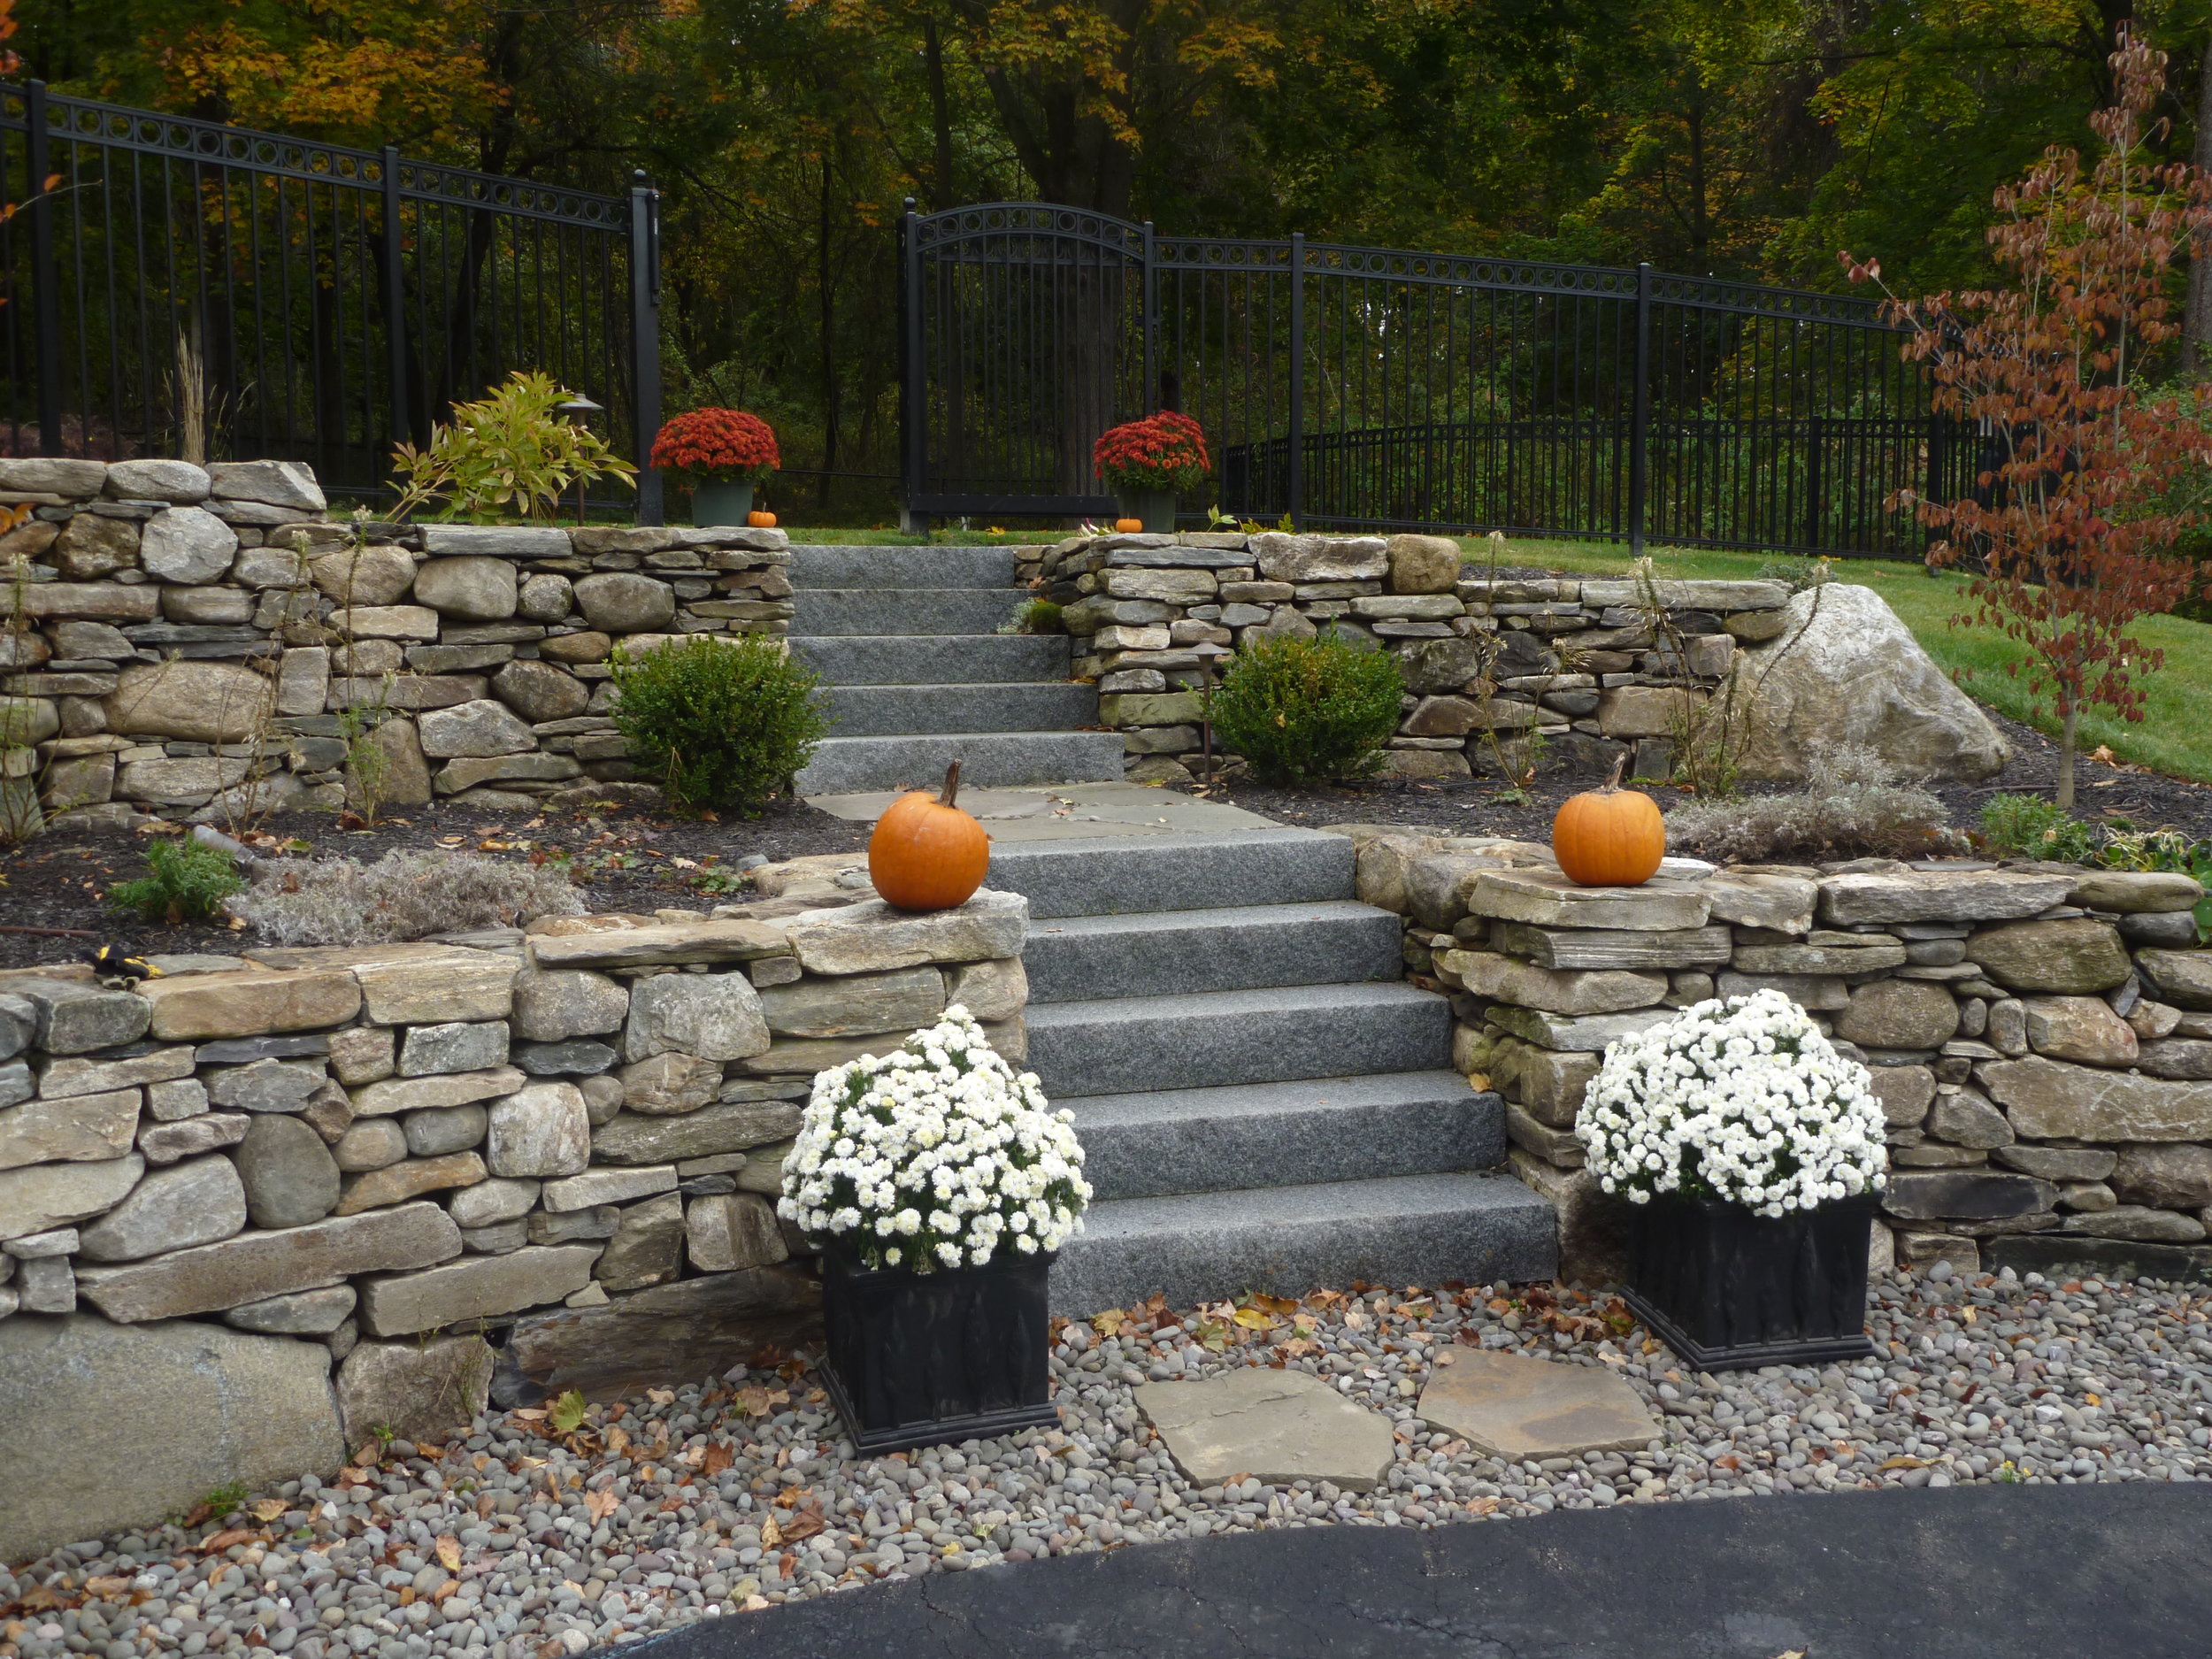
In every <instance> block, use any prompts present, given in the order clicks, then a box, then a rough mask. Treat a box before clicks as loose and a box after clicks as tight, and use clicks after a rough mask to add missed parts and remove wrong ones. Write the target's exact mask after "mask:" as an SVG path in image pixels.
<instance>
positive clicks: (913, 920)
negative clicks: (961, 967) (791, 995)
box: [785, 887, 1029, 974]
mask: <svg viewBox="0 0 2212 1659" xmlns="http://www.w3.org/2000/svg"><path fill="white" fill-rule="evenodd" d="M785 927H786V931H787V933H788V935H789V938H790V941H791V949H793V950H794V951H795V952H796V953H797V956H798V958H799V965H800V966H801V967H803V968H804V969H805V970H806V971H807V972H810V973H830V974H843V973H874V972H885V971H887V970H889V969H892V968H911V967H918V966H919V965H920V964H923V963H926V962H985V961H990V960H993V959H995V958H998V957H1004V956H1020V955H1021V950H1022V944H1023V941H1025V939H1026V938H1027V936H1028V932H1029V901H1028V900H1027V899H1025V898H1024V897H1023V896H1022V895H1020V894H1018V893H1001V892H998V891H996V890H995V889H993V888H990V887H979V888H978V889H977V890H976V893H975V895H974V896H973V897H972V898H970V899H969V900H968V902H966V903H964V904H963V905H960V906H959V907H958V908H956V909H954V910H933V911H917V910H900V909H898V908H897V907H896V906H895V905H891V904H888V903H886V902H884V901H883V900H881V899H867V900H864V901H863V902H860V903H858V904H849V905H843V906H840V907H838V908H836V909H834V910H806V911H803V912H802V913H801V914H799V915H797V916H795V917H793V918H791V919H790V920H789V921H788V922H787V923H786V924H785Z"/></svg>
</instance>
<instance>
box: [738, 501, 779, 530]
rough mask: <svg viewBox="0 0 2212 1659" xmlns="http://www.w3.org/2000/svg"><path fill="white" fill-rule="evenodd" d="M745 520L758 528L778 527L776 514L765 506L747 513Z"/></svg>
mask: <svg viewBox="0 0 2212 1659" xmlns="http://www.w3.org/2000/svg"><path fill="white" fill-rule="evenodd" d="M745 522H746V523H747V524H749V525H750V526H753V528H754V529H756V530H772V529H774V528H775V527H776V515H775V514H774V513H772V512H770V511H768V510H767V509H766V508H764V507H756V508H754V509H753V510H752V511H750V512H749V513H747V514H746V515H745Z"/></svg>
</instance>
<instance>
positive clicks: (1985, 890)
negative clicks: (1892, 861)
mask: <svg viewBox="0 0 2212 1659" xmlns="http://www.w3.org/2000/svg"><path fill="white" fill-rule="evenodd" d="M2073 885H2074V877H2073V876H2072V875H2064V876H2061V875H2046V874H2039V873H2035V872H2025V871H2017V870H1980V871H1942V872H1927V873H1921V872H1898V873H1891V872H1852V873H1847V874H1841V875H1828V876H1824V877H1822V879H1821V882H1820V911H1821V915H1822V916H1823V917H1824V918H1826V919H1827V920H1829V921H1832V922H1994V921H2020V920H2024V919H2026V918H2029V917H2032V916H2035V915H2038V914H2039V913H2040V912H2042V911H2044V910H2048V909H2050V908H2051V906H2053V905H2054V904H2059V903H2062V902H2064V901H2065V897H2066V895H2067V894H2068V893H2069V892H2070V891H2071V889H2072V887H2073Z"/></svg>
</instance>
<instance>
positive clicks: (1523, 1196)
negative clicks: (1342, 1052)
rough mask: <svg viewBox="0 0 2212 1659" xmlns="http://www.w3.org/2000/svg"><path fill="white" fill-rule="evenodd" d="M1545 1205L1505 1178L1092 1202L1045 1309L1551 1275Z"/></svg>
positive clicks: (1450, 1177) (1074, 1313) (1389, 1181)
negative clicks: (1356, 1284)
mask: <svg viewBox="0 0 2212 1659" xmlns="http://www.w3.org/2000/svg"><path fill="white" fill-rule="evenodd" d="M1558 1265H1559V1256H1558V1240H1557V1233H1556V1230H1555V1225H1554V1221H1553V1215H1552V1208H1551V1205H1550V1204H1549V1203H1548V1202H1546V1201H1545V1200H1544V1199H1542V1198H1541V1197H1540V1196H1538V1195H1537V1194H1535V1193H1532V1192H1531V1191H1530V1190H1529V1189H1528V1188H1527V1187H1524V1186H1522V1185H1521V1183H1520V1182H1518V1181H1517V1180H1515V1179H1513V1178H1512V1177H1511V1176H1509V1175H1475V1174H1464V1173H1461V1174H1445V1175H1397V1176H1386V1177H1381V1178H1379V1179H1371V1180H1355V1181H1330V1182H1323V1183H1317V1184H1313V1185H1309V1186H1299V1187H1258V1188H1254V1189H1251V1190H1248V1191H1238V1192H1209V1193H1191V1194H1182V1195H1179V1196H1174V1197H1159V1198H1122V1199H1110V1200H1107V1201H1106V1202H1100V1203H1094V1204H1093V1205H1092V1206H1091V1209H1090V1211H1089V1213H1088V1214H1087V1215H1086V1216H1085V1217H1084V1220H1083V1229H1082V1231H1081V1232H1079V1233H1077V1234H1076V1235H1075V1237H1073V1238H1072V1239H1070V1240H1068V1241H1067V1243H1066V1244H1065V1245H1064V1246H1063V1247H1062V1248H1061V1251H1060V1256H1059V1260H1058V1261H1057V1263H1056V1264H1055V1265H1054V1268H1053V1272H1052V1291H1051V1296H1052V1309H1053V1311H1054V1312H1055V1313H1059V1314H1064V1315H1066V1316H1067V1317H1071V1318H1082V1317H1087V1316H1088V1315H1090V1314H1094V1313H1096V1312H1098V1311H1099V1310H1101V1309H1104V1308H1125V1307H1129V1306H1131V1305H1133V1303H1136V1302H1141V1301H1142V1300H1144V1299H1145V1298H1146V1297H1148V1296H1150V1295H1152V1294H1156V1293H1158V1294H1164V1295H1165V1296H1166V1298H1167V1302H1168V1305H1169V1306H1170V1307H1171V1308H1187V1307H1189V1306H1191V1305H1192V1304H1193V1303H1195V1302H1212V1301H1217V1300H1219V1299H1221V1298H1223V1297H1226V1296H1235V1295H1237V1294H1240V1293H1242V1292H1244V1291H1247V1290H1257V1291H1264V1292H1267V1293H1269V1294H1272V1295H1278V1296H1300V1295H1303V1294H1306V1293H1307V1292H1309V1291H1312V1290H1317V1289H1319V1288H1322V1287H1324V1286H1332V1287H1337V1288H1341V1287H1342V1286H1347V1285H1348V1284H1350V1283H1351V1282H1352V1281H1353V1280H1354V1279H1363V1280H1365V1281H1367V1282H1368V1283H1370V1284H1377V1285H1392V1286H1409V1285H1420V1286H1431V1287H1433V1286H1438V1285H1440V1284H1441V1283H1443V1282H1444V1281H1445V1280H1447V1279H1450V1280H1456V1281H1458V1282H1461V1283H1464V1284H1471V1285H1472V1284H1483V1283H1487V1282H1490V1281H1492V1280H1495V1279H1511V1280H1513V1281H1515V1282H1522V1281H1525V1280H1530V1279H1550V1278H1553V1277H1554V1276H1555V1274H1556V1273H1557V1271H1558Z"/></svg>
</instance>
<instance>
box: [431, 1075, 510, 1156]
mask: <svg viewBox="0 0 2212 1659" xmlns="http://www.w3.org/2000/svg"><path fill="white" fill-rule="evenodd" d="M503 1057H504V1056H503ZM487 1123H488V1116H487V1114H486V1112H485V1110H484V1108H483V1107H482V1106H480V1105H479V1104H477V1103H476V1102H473V1101H472V1102H468V1103H466V1104H465V1105H460V1106H437V1107H433V1108H432V1109H431V1110H428V1111H420V1112H409V1113H408V1114H407V1150H408V1151H409V1152H411V1153H412V1154H413V1155H414V1156H417V1157H419V1158H437V1157H443V1156H445V1155H446V1154H447V1153H449V1152H465V1151H467V1150H468V1149H469V1148H471V1147H473V1146H478V1145H480V1144H481V1143H482V1141H483V1139H484V1130H485V1126H486V1125H487Z"/></svg>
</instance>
